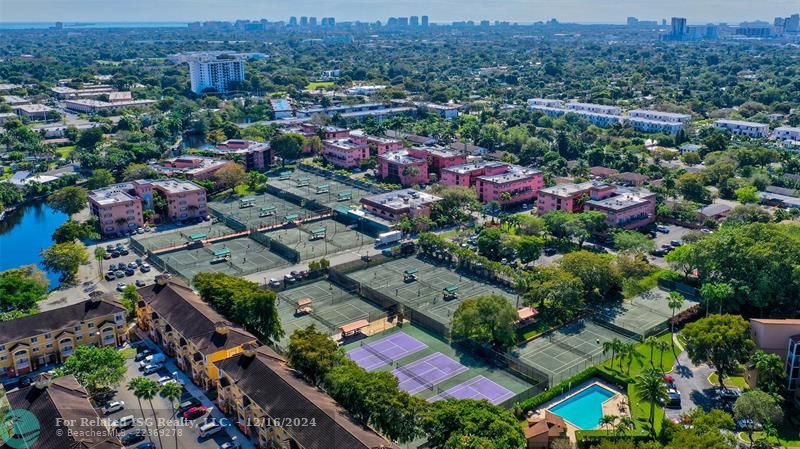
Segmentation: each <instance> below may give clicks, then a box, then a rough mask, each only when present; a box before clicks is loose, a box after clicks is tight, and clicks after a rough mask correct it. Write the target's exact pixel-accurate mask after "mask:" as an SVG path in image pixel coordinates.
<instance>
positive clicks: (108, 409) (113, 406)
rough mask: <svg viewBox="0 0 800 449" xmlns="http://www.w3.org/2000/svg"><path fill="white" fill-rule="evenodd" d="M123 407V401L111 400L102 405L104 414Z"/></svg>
mask: <svg viewBox="0 0 800 449" xmlns="http://www.w3.org/2000/svg"><path fill="white" fill-rule="evenodd" d="M124 408H125V403H124V402H123V401H111V402H109V403H108V404H106V405H105V406H104V407H103V413H104V414H106V415H110V414H112V413H114V412H118V411H120V410H122V409H124Z"/></svg>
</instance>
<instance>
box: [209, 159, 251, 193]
mask: <svg viewBox="0 0 800 449" xmlns="http://www.w3.org/2000/svg"><path fill="white" fill-rule="evenodd" d="M246 176H247V174H246V173H245V171H244V167H242V166H241V165H239V164H228V165H226V166H224V167H222V168H220V169H219V170H217V172H216V173H215V174H214V180H215V184H216V187H217V188H218V189H220V190H225V189H231V188H233V187H236V186H238V185H239V184H242V183H243V182H244V180H245V178H246Z"/></svg>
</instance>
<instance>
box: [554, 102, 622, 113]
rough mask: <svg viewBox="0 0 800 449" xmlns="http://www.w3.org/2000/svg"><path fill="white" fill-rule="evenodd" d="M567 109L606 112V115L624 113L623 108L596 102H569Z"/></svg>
mask: <svg viewBox="0 0 800 449" xmlns="http://www.w3.org/2000/svg"><path fill="white" fill-rule="evenodd" d="M567 109H569V110H572V111H585V112H593V113H596V114H606V115H620V114H621V113H622V110H621V109H620V108H618V107H616V106H606V105H603V104H594V103H576V102H570V103H567Z"/></svg>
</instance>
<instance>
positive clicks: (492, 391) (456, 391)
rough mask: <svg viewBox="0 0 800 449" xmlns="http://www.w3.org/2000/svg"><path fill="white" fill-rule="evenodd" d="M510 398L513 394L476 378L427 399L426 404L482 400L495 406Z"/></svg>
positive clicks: (488, 381)
mask: <svg viewBox="0 0 800 449" xmlns="http://www.w3.org/2000/svg"><path fill="white" fill-rule="evenodd" d="M512 397H514V393H512V392H510V391H508V390H507V389H505V388H503V387H501V386H500V385H497V384H496V383H494V382H492V381H491V380H489V379H487V378H485V377H483V376H477V377H474V378H472V379H470V380H468V381H466V382H464V383H462V384H458V385H456V386H455V387H453V388H450V389H448V390H447V391H443V392H441V393H440V394H437V395H436V396H433V397H431V398H429V399H428V402H434V401H438V400H440V399H476V400H482V399H483V400H486V401H489V402H491V403H492V404H495V405H496V404H499V403H501V402H503V401H505V400H508V399H511V398H512Z"/></svg>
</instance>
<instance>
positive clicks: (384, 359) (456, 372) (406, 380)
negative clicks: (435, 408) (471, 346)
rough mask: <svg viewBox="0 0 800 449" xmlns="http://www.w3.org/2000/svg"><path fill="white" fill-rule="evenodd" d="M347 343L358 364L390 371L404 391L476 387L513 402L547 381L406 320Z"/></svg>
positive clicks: (438, 392)
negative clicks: (518, 374) (529, 377)
mask: <svg viewBox="0 0 800 449" xmlns="http://www.w3.org/2000/svg"><path fill="white" fill-rule="evenodd" d="M344 349H345V351H346V352H347V355H348V357H350V358H351V359H353V360H354V361H355V362H356V363H358V364H359V365H360V366H362V367H364V368H365V369H368V370H370V371H386V372H391V373H392V374H394V376H395V377H397V379H398V381H399V383H400V388H402V389H403V390H404V391H408V392H409V393H411V394H415V395H416V396H419V397H421V398H423V399H426V400H430V401H434V400H439V399H443V398H447V397H450V396H452V397H457V395H458V394H462V395H466V394H467V393H468V390H469V388H472V389H473V390H477V391H480V392H481V394H483V395H484V396H485V397H486V398H490V399H488V400H489V401H490V402H492V403H494V404H500V403H503V402H505V404H504V405H510V404H511V403H512V402H513V398H517V399H519V398H520V397H521V395H531V394H534V393H535V392H539V391H540V389H541V388H543V387H544V386H541V387H538V386H534V385H532V384H530V383H528V382H526V381H525V380H523V379H521V378H519V377H516V376H514V375H513V374H511V373H510V372H508V371H505V370H504V369H502V368H499V367H496V366H492V365H489V364H487V363H486V362H485V361H484V360H482V359H479V358H476V357H474V356H473V355H472V354H471V353H470V352H468V351H460V350H457V349H456V348H454V347H452V346H450V344H449V343H447V342H446V341H444V340H442V339H440V338H438V337H436V336H435V335H434V334H432V333H430V332H428V331H426V330H424V329H422V328H421V327H418V326H415V325H413V324H408V323H405V324H403V325H402V326H398V327H393V328H390V329H389V330H387V331H386V332H383V333H381V334H377V335H373V336H370V337H367V338H365V339H363V340H361V341H357V342H353V343H348V344H346V345H344ZM490 385H494V387H491V386H490ZM492 388H493V389H492ZM448 392H452V393H448ZM448 394H450V396H448ZM469 394H472V395H477V394H478V393H475V392H471V393H469Z"/></svg>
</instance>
